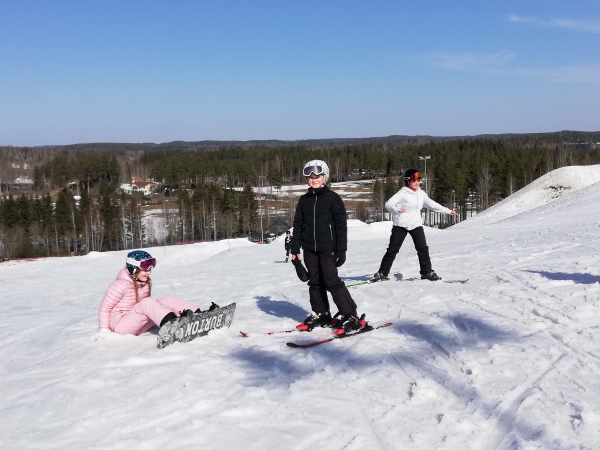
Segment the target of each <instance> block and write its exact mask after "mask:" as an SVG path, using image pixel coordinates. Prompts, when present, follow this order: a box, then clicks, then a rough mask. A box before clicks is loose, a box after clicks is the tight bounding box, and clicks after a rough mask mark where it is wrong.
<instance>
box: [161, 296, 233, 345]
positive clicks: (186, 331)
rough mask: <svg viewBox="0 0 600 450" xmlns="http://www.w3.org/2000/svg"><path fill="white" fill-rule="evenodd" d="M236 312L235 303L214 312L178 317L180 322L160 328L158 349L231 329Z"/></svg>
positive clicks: (171, 322) (175, 321)
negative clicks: (220, 330) (213, 331)
mask: <svg viewBox="0 0 600 450" xmlns="http://www.w3.org/2000/svg"><path fill="white" fill-rule="evenodd" d="M234 312H235V303H232V304H230V305H227V306H224V307H222V308H217V309H213V310H212V311H203V312H201V313H199V314H194V315H191V316H184V317H178V320H172V321H170V322H168V323H165V324H164V325H163V326H162V327H160V330H158V336H157V347H158V348H164V347H167V346H168V345H171V344H172V343H174V342H189V341H191V340H193V339H196V338H197V337H200V336H206V335H207V334H208V332H209V331H210V330H216V329H219V328H225V327H227V328H229V326H230V325H231V322H232V321H233V313H234Z"/></svg>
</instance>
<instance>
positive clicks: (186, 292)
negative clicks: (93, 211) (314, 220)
mask: <svg viewBox="0 0 600 450" xmlns="http://www.w3.org/2000/svg"><path fill="white" fill-rule="evenodd" d="M572 170H574V176H575V177H576V178H579V179H585V178H587V177H589V176H590V172H588V170H589V168H572ZM534 191H535V190H534ZM533 193H537V192H533ZM533 193H531V194H532V195H533ZM509 200H510V199H509ZM522 205H523V204H522ZM599 205H600V183H596V184H592V185H589V186H587V187H582V186H580V187H579V188H578V190H577V191H576V192H572V193H570V194H569V195H566V196H562V197H561V198H558V199H556V200H554V201H553V202H550V203H539V202H538V203H535V204H534V205H533V206H534V207H533V208H531V205H526V206H522V207H521V208H520V209H518V208H514V209H513V210H512V213H511V214H510V215H504V217H502V220H500V219H498V222H496V223H491V222H489V223H488V222H485V226H481V224H478V223H476V222H473V224H472V225H470V226H468V227H464V228H462V229H461V228H454V227H452V228H450V229H447V230H431V229H427V230H426V233H427V237H428V243H429V247H430V251H431V254H432V260H433V265H434V268H435V269H436V271H437V272H438V273H439V274H440V275H441V276H442V277H444V278H463V277H468V278H470V281H469V283H468V284H465V285H460V284H445V283H440V282H436V283H431V282H425V281H420V280H418V279H417V278H418V263H417V258H416V254H415V252H414V249H413V248H412V243H411V242H410V239H407V242H406V243H405V246H404V248H403V249H402V250H401V251H400V254H399V256H398V258H397V259H396V262H395V264H394V267H393V270H394V271H395V274H396V277H395V278H397V279H398V280H397V281H390V282H386V283H379V284H374V285H368V286H361V287H359V288H357V289H352V290H351V293H352V295H353V297H354V298H355V300H356V302H357V303H358V305H359V312H361V313H362V312H365V313H366V314H367V318H368V319H369V320H370V321H371V322H372V323H373V324H378V323H381V322H385V321H393V322H394V324H393V326H391V327H390V328H386V329H382V330H378V331H375V332H373V333H371V334H367V335H364V336H361V337H357V338H351V339H348V340H340V341H335V342H332V343H328V344H325V345H323V346H320V347H315V348H312V349H310V350H299V349H290V348H288V347H286V346H285V342H287V341H289V340H297V341H302V340H305V339H311V338H314V337H315V336H325V335H327V334H328V331H327V330H315V331H314V332H313V333H311V334H294V333H291V334H284V335H273V336H268V335H262V334H261V332H263V331H270V330H279V329H290V328H293V327H294V325H295V324H296V323H297V322H299V321H301V320H303V319H304V318H305V317H306V315H307V314H308V313H309V306H308V298H307V287H306V286H305V285H303V284H302V283H300V282H299V281H298V280H297V278H296V276H295V273H294V271H293V268H292V266H291V265H290V264H284V263H282V260H283V258H284V255H285V252H284V249H283V242H282V241H281V242H280V241H275V242H274V243H272V244H270V245H255V244H249V243H248V242H247V241H243V240H233V241H224V242H218V243H203V244H194V245H189V246H181V247H168V248H166V249H165V248H162V247H161V248H156V249H151V250H150V251H151V252H152V253H153V254H154V256H156V257H157V259H158V264H159V265H158V267H157V268H156V270H155V271H154V272H153V276H152V277H153V280H154V288H153V293H154V295H155V296H161V295H165V294H167V293H172V294H175V295H178V296H181V297H183V298H186V299H188V300H190V301H193V302H195V303H197V304H198V305H199V306H201V307H206V306H208V305H209V304H210V301H216V302H217V303H220V304H227V303H229V302H237V305H238V308H237V312H236V317H235V319H234V322H233V325H232V327H231V328H230V329H228V330H217V331H212V332H211V333H210V334H209V335H208V336H206V337H203V338H200V339H197V340H195V341H193V342H191V343H188V344H175V345H173V346H171V347H168V348H166V349H163V350H158V349H156V347H155V344H156V336H155V334H153V333H151V332H150V333H146V334H144V335H142V336H138V337H134V336H118V335H114V334H111V335H103V334H100V333H99V332H98V331H97V318H96V317H97V316H96V315H97V308H98V305H99V303H100V300H101V298H102V295H103V293H104V291H105V290H106V288H107V286H108V284H109V283H110V282H111V281H112V280H113V279H114V277H115V276H116V273H117V271H118V270H119V268H120V267H121V266H122V265H123V260H124V256H125V253H126V252H112V253H103V254H100V253H95V254H90V255H88V256H85V257H78V258H61V259H56V258H50V259H43V260H38V261H35V262H18V263H11V264H10V265H7V264H1V265H0V286H1V293H0V314H1V317H2V319H3V320H2V321H1V322H0V361H1V363H0V382H1V392H2V396H1V397H0V448H10V449H13V448H14V449H33V448H36V449H37V448H43V449H80V448H102V449H195V448H203V449H238V448H243V449H306V448H319V449H399V448H410V449H437V448H443V449H547V448H556V449H572V448H573V449H574V448H577V449H593V448H598V447H599V443H600V284H599V283H600V267H599V266H598V257H597V255H598V253H599V250H600V239H599V237H600V206H599ZM483 223H484V222H482V224H483ZM350 225H351V226H349V251H348V260H347V263H346V264H345V265H344V266H343V267H342V268H340V274H341V276H342V277H343V278H344V279H345V280H346V282H347V283H348V284H350V283H352V282H354V281H357V280H364V279H366V277H367V276H368V275H369V274H372V273H373V272H375V271H376V270H377V268H378V264H379V262H380V259H381V256H382V255H383V253H384V251H385V248H386V246H387V241H388V237H389V231H390V228H391V223H389V222H388V223H379V224H371V225H365V224H361V223H360V222H356V221H353V222H352V223H351V224H350ZM239 330H244V331H247V332H249V333H251V337H250V338H248V339H245V338H243V337H241V336H240V335H239V333H238V331H239Z"/></svg>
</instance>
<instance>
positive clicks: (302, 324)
mask: <svg viewBox="0 0 600 450" xmlns="http://www.w3.org/2000/svg"><path fill="white" fill-rule="evenodd" d="M296 330H298V331H307V330H308V325H306V324H305V323H301V324H300V325H296Z"/></svg>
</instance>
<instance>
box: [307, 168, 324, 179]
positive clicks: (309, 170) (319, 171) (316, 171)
mask: <svg viewBox="0 0 600 450" xmlns="http://www.w3.org/2000/svg"><path fill="white" fill-rule="evenodd" d="M303 173H304V176H305V177H310V176H311V175H312V174H313V173H314V174H315V175H321V174H322V173H323V167H321V166H308V167H305V168H304V170H303Z"/></svg>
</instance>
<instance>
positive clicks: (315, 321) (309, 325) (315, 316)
mask: <svg viewBox="0 0 600 450" xmlns="http://www.w3.org/2000/svg"><path fill="white" fill-rule="evenodd" d="M330 326H331V313H330V312H329V311H323V312H320V313H312V314H311V315H310V316H308V317H307V318H306V320H305V321H304V322H303V323H301V324H300V325H296V330H298V331H312V329H313V328H315V327H330Z"/></svg>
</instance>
